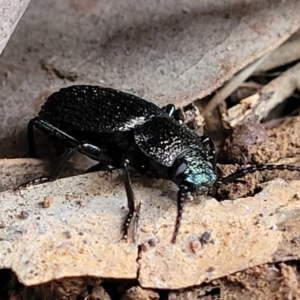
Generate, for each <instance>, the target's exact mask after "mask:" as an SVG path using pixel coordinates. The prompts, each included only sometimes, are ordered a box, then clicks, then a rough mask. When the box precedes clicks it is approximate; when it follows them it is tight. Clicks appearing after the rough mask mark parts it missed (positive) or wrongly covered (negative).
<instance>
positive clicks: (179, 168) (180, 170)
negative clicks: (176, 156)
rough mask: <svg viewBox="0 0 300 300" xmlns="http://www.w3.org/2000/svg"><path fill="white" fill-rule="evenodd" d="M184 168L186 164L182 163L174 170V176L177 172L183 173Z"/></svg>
mask: <svg viewBox="0 0 300 300" xmlns="http://www.w3.org/2000/svg"><path fill="white" fill-rule="evenodd" d="M186 168H187V166H186V164H185V163H182V164H181V165H180V166H179V167H178V169H177V170H176V173H175V176H176V177H177V176H178V175H179V174H181V173H183V172H184V171H185V170H186Z"/></svg>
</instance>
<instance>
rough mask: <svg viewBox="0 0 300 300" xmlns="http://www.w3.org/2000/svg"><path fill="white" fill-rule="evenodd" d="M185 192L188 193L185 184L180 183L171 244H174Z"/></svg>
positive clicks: (185, 196)
mask: <svg viewBox="0 0 300 300" xmlns="http://www.w3.org/2000/svg"><path fill="white" fill-rule="evenodd" d="M187 193H188V187H187V186H185V185H181V186H180V187H179V191H178V194H177V217H176V223H175V230H174V234H173V237H172V240H171V242H172V243H173V244H175V242H176V238H177V235H178V232H179V227H180V222H181V219H182V212H183V206H184V202H185V199H186V198H187Z"/></svg>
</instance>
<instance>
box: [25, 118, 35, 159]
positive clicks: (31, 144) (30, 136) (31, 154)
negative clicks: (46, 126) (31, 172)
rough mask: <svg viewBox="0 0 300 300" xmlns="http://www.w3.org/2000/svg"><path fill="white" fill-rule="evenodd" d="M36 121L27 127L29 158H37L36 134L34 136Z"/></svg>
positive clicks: (32, 120) (30, 122)
mask: <svg viewBox="0 0 300 300" xmlns="http://www.w3.org/2000/svg"><path fill="white" fill-rule="evenodd" d="M35 120H36V119H31V120H30V121H29V123H28V126H27V143H28V150H29V157H31V158H36V157H37V155H36V151H35V142H34V134H33V126H34V123H35Z"/></svg>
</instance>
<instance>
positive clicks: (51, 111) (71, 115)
mask: <svg viewBox="0 0 300 300" xmlns="http://www.w3.org/2000/svg"><path fill="white" fill-rule="evenodd" d="M174 111H175V108H174V106H173V105H167V106H165V107H163V108H159V107H158V106H156V105H155V104H153V103H151V102H148V101H146V100H143V99H141V98H139V97H136V96H134V95H131V94H128V93H124V92H121V91H119V90H115V89H111V88H105V87H100V86H91V85H74V86H70V87H67V88H62V89H61V90H60V91H58V92H55V93H53V94H52V95H51V96H50V97H49V98H48V99H47V100H46V102H45V104H44V105H43V106H42V108H41V110H40V112H39V113H38V116H37V117H35V118H33V119H32V120H30V121H29V124H28V133H27V134H28V145H29V154H30V156H31V157H36V153H35V143H34V135H33V127H36V128H38V129H40V130H42V131H44V132H46V133H47V134H49V135H52V136H54V137H56V138H58V139H59V140H61V141H63V142H64V143H65V144H66V145H67V146H68V147H69V150H68V151H67V153H65V155H64V156H63V157H62V159H61V161H60V163H59V164H58V165H57V166H56V167H55V168H54V169H53V170H52V172H51V174H50V175H49V176H48V177H41V178H38V179H34V180H31V181H29V182H27V183H25V184H22V185H21V186H20V187H19V188H20V189H22V188H24V187H26V186H28V185H31V184H38V183H42V182H46V181H49V180H54V179H56V178H57V177H58V176H59V174H60V172H61V171H62V169H63V167H64V165H65V163H66V162H67V161H68V160H69V159H70V157H71V156H72V155H73V154H74V153H75V152H76V151H79V152H81V153H82V154H84V155H86V156H88V157H90V158H92V159H94V160H96V161H98V162H99V163H101V164H106V165H111V166H113V167H116V168H122V169H123V179H124V185H125V190H126V195H127V201H128V208H129V212H128V214H127V217H126V219H125V222H124V225H123V237H124V238H127V235H128V227H129V224H130V221H131V219H132V217H133V214H134V211H135V204H134V193H133V191H132V188H131V183H130V176H129V171H128V167H129V166H131V167H132V168H134V169H135V170H136V171H138V172H139V173H141V174H144V173H146V172H147V171H150V172H153V173H154V174H156V175H157V176H158V177H159V178H163V179H168V180H172V181H173V182H175V183H176V184H177V186H178V187H179V190H178V193H177V217H176V223H175V230H174V233H173V237H172V243H175V241H176V237H177V234H178V231H179V227H180V221H181V218H182V212H183V206H184V202H185V199H186V198H187V196H188V194H189V193H194V192H200V193H207V192H208V191H209V190H210V189H211V188H212V187H213V186H214V185H216V184H221V183H223V182H228V181H231V180H234V179H236V178H238V177H242V176H244V175H245V174H247V173H251V172H255V171H258V170H265V169H271V170H272V169H277V168H278V167H279V168H280V167H281V169H289V170H291V171H295V170H296V171H300V168H299V167H295V166H288V165H280V166H277V165H275V166H274V165H261V166H253V167H250V168H247V169H243V170H241V171H238V172H236V173H234V174H232V175H230V176H228V177H226V178H218V176H217V170H216V163H215V149H214V144H213V142H212V141H211V139H210V138H208V137H205V136H201V137H199V136H197V135H196V134H195V133H194V132H193V131H191V130H190V129H189V128H188V127H187V126H186V125H184V124H181V123H179V122H178V121H177V120H176V119H175V118H174V116H173V114H174Z"/></svg>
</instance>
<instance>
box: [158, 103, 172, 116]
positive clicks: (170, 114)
mask: <svg viewBox="0 0 300 300" xmlns="http://www.w3.org/2000/svg"><path fill="white" fill-rule="evenodd" d="M161 109H162V110H164V111H165V112H166V113H167V114H168V115H169V116H170V117H173V115H174V113H175V110H176V109H175V106H174V105H173V104H167V105H165V106H163V107H162V108H161Z"/></svg>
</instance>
